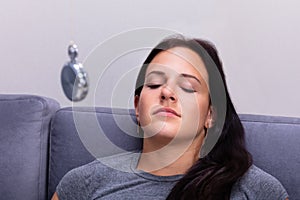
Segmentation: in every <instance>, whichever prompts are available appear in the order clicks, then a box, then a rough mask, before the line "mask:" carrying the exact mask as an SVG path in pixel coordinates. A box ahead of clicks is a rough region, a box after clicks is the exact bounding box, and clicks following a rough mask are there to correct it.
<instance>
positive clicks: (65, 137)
mask: <svg viewBox="0 0 300 200" xmlns="http://www.w3.org/2000/svg"><path fill="white" fill-rule="evenodd" d="M74 113H75V116H74ZM74 118H75V119H78V120H79V121H80V124H81V125H82V126H83V127H81V126H80V125H79V126H78V125H77V126H75V122H74ZM94 119H96V123H94ZM98 124H99V125H100V126H101V127H102V131H100V132H99V128H98V127H97V126H98ZM78 132H80V134H78ZM136 132H137V129H136V123H135V115H134V113H133V112H132V111H128V110H124V109H111V108H96V109H91V108H75V109H74V110H72V108H63V109H61V110H59V111H58V112H57V113H56V115H55V117H54V118H53V121H52V128H51V136H50V158H49V159H50V166H49V188H48V189H49V190H48V194H49V195H48V199H50V198H51V196H52V195H53V193H54V191H55V188H56V186H57V184H58V182H59V181H60V179H61V178H62V177H63V175H64V174H65V173H67V172H68V171H69V170H71V169H73V168H75V167H77V166H80V165H83V164H86V163H88V162H91V161H92V160H94V159H95V158H96V157H97V158H99V157H105V156H108V155H112V154H116V153H121V152H123V150H126V151H134V150H137V149H140V148H141V144H142V143H141V140H140V138H137V137H134V136H131V135H129V134H125V133H131V134H132V133H136ZM82 141H84V142H82ZM83 143H88V144H89V145H86V146H87V148H88V149H90V151H89V150H87V149H86V147H85V145H84V144H83ZM112 144H113V145H112ZM95 149H96V151H93V150H95ZM90 152H92V153H90Z"/></svg>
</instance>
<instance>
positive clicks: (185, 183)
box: [135, 36, 252, 200]
mask: <svg viewBox="0 0 300 200" xmlns="http://www.w3.org/2000/svg"><path fill="white" fill-rule="evenodd" d="M174 47H186V48H189V49H191V50H193V51H194V52H196V53H197V54H198V55H199V56H200V57H201V58H202V60H203V62H204V64H205V67H206V70H207V72H208V76H209V83H208V87H209V91H210V96H211V97H214V98H215V99H217V100H218V98H219V97H220V98H221V94H223V96H224V97H223V98H224V99H225V101H224V103H223V104H222V103H221V104H222V105H223V106H222V105H221V104H218V103H214V101H212V100H213V98H211V104H212V106H213V108H214V112H215V114H214V116H215V119H214V125H213V127H211V128H210V129H209V130H208V133H207V137H209V136H210V135H212V136H213V135H218V133H217V132H219V135H218V139H217V142H216V143H215V145H214V146H213V148H212V149H210V150H209V152H207V154H206V155H205V156H203V157H201V158H200V159H199V160H198V161H197V162H196V163H194V165H193V166H192V167H191V168H190V169H189V170H188V171H187V173H186V174H185V175H184V176H183V177H182V178H181V179H180V180H179V181H178V182H177V184H176V185H175V186H174V187H173V189H172V190H171V192H170V194H169V196H168V197H167V199H172V200H173V199H187V200H192V199H206V200H207V199H213V200H216V199H229V198H230V192H231V188H232V186H233V184H234V183H235V182H236V181H237V180H238V179H239V178H240V177H241V176H242V175H243V174H244V173H245V172H246V171H247V170H248V169H249V167H250V166H251V165H252V157H251V155H250V153H249V152H248V151H247V150H246V148H245V139H244V129H243V126H242V124H241V121H240V119H239V116H238V115H237V113H236V111H235V108H234V106H233V104H232V101H231V98H230V96H229V93H228V89H227V85H226V81H225V75H224V71H223V67H222V62H221V60H220V59H219V56H218V53H217V50H216V48H215V47H214V45H213V44H211V43H210V42H208V41H205V40H201V39H186V38H184V37H183V36H176V37H172V38H167V39H165V40H163V41H162V42H161V43H159V44H158V45H157V46H156V47H155V48H154V49H153V50H152V51H151V52H150V54H149V55H148V57H147V58H146V60H145V62H144V64H143V66H142V68H141V70H140V72H139V74H138V78H137V81H136V90H135V95H137V96H140V93H141V91H142V89H143V85H144V80H145V74H146V70H147V66H148V64H149V63H150V62H151V61H152V59H153V58H154V57H155V56H156V55H157V54H158V53H160V52H162V51H165V50H168V49H171V48H174ZM213 69H217V71H218V74H219V76H220V78H219V79H218V78H217V79H215V78H212V76H215V75H214V74H213ZM222 119H223V120H222ZM201 151H202V150H201Z"/></svg>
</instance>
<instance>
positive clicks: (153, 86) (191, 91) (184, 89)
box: [146, 84, 196, 93]
mask: <svg viewBox="0 0 300 200" xmlns="http://www.w3.org/2000/svg"><path fill="white" fill-rule="evenodd" d="M146 86H147V87H148V88H150V89H157V88H159V87H160V86H161V85H160V84H154V85H146ZM180 88H181V89H182V90H183V91H185V92H187V93H194V92H196V90H193V89H186V88H183V87H180Z"/></svg>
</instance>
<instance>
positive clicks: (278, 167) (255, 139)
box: [240, 115, 300, 199]
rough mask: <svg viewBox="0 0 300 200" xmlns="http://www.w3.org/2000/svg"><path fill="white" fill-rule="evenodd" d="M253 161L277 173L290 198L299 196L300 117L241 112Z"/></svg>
mask: <svg viewBox="0 0 300 200" xmlns="http://www.w3.org/2000/svg"><path fill="white" fill-rule="evenodd" d="M240 117H241V120H242V122H243V124H244V128H245V130H246V142H247V148H248V150H249V151H250V152H251V154H252V156H253V161H254V163H255V164H256V165H257V166H258V167H260V168H262V169H263V170H264V171H266V172H268V173H269V174H271V175H273V176H275V177H276V178H277V179H278V180H280V182H281V183H282V184H283V185H284V187H285V188H286V190H287V192H288V194H289V195H290V199H300V190H299V188H300V173H299V172H300V171H299V170H300V145H299V144H300V119H299V118H288V117H275V116H259V115H241V116H240Z"/></svg>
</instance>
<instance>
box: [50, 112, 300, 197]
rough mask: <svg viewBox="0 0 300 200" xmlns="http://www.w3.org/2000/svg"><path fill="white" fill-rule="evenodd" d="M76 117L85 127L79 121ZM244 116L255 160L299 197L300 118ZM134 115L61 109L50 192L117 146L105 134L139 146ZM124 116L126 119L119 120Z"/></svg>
mask: <svg viewBox="0 0 300 200" xmlns="http://www.w3.org/2000/svg"><path fill="white" fill-rule="evenodd" d="M74 113H75V114H74ZM95 115H96V116H97V120H98V123H99V124H100V126H101V127H102V128H103V133H102V134H101V135H102V136H103V134H104V135H106V137H102V139H101V138H96V137H95V135H93V134H97V133H96V132H97V131H98V127H97V126H95V124H94V122H93V118H94V117H95ZM128 116H130V117H128ZM74 117H75V118H76V119H78V120H79V121H80V122H81V123H82V124H83V125H80V126H84V127H80V126H79V127H78V126H77V127H76V126H75V124H74ZM240 117H241V120H242V123H243V124H244V127H245V131H246V142H247V148H248V149H249V151H250V152H251V153H252V155H253V160H254V164H255V165H257V166H258V167H260V168H262V169H263V170H265V171H266V172H268V173H270V174H272V175H273V176H275V177H276V178H277V179H279V180H280V181H281V183H282V184H283V185H284V187H285V188H286V189H287V191H288V193H289V195H290V199H297V198H298V199H299V198H300V193H299V190H298V188H300V175H299V173H298V172H299V169H300V157H299V152H300V149H299V147H300V146H299V142H300V119H298V118H287V117H275V116H263V115H245V114H244V115H240ZM75 121H76V120H75ZM132 121H135V116H134V112H133V111H132V110H126V109H113V110H112V109H110V108H96V109H95V110H94V109H91V108H76V109H75V110H72V108H63V109H61V110H60V111H59V112H57V113H56V115H55V117H54V120H53V122H52V129H51V157H50V173H49V198H50V197H51V196H52V194H53V192H54V191H55V187H56V185H57V184H58V182H59V180H60V179H61V178H62V177H63V175H64V174H65V173H66V172H67V171H69V170H70V169H72V168H75V167H77V166H80V165H83V164H86V163H88V162H90V161H92V160H93V159H94V158H95V157H101V156H106V155H111V154H114V153H116V152H117V150H116V149H114V148H112V147H111V146H109V145H107V143H106V142H103V141H106V140H105V138H107V137H108V138H109V140H110V141H113V143H114V144H116V145H117V146H119V147H121V148H123V149H126V150H128V151H131V150H135V149H140V148H141V140H140V139H138V138H135V137H132V136H129V135H128V134H126V133H128V132H131V133H136V125H135V124H134V123H132ZM120 122H123V123H122V124H121V125H120V124H119V123H120ZM124 124H125V126H126V127H125V129H124ZM126 124H127V125H126ZM120 127H122V128H120ZM78 130H79V132H81V133H80V134H78ZM124 132H125V133H124ZM89 137H91V140H90V141H89V142H87V143H89V144H91V146H89V145H87V148H86V147H85V145H84V144H83V143H86V141H88V139H87V138H89ZM80 138H81V139H82V141H84V142H82V141H81V139H80ZM93 140H94V141H93ZM100 141H101V142H100ZM93 142H94V143H93ZM93 148H95V149H99V152H101V153H99V152H96V154H95V153H90V152H94V151H93ZM87 149H89V150H87ZM97 153H99V154H97ZM100 154H101V155H100Z"/></svg>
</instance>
